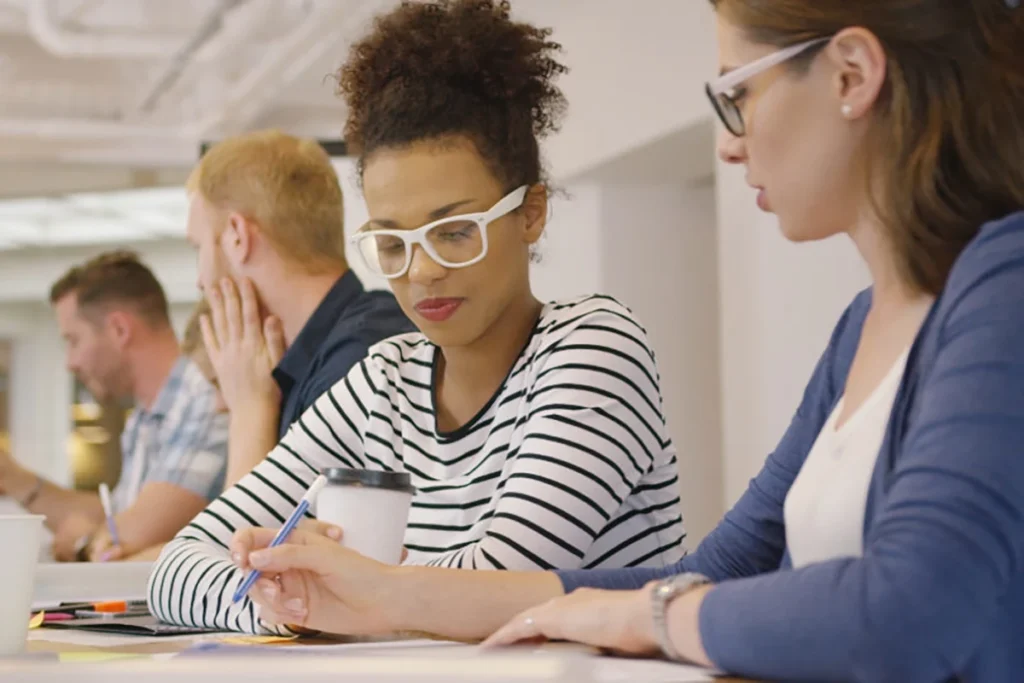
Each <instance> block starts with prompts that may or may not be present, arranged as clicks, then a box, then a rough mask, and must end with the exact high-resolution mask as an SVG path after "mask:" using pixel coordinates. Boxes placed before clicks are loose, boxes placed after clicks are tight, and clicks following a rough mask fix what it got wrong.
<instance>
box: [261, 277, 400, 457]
mask: <svg viewBox="0 0 1024 683" xmlns="http://www.w3.org/2000/svg"><path fill="white" fill-rule="evenodd" d="M415 329H416V328H415V327H414V326H413V324H412V323H411V322H410V321H409V319H408V318H407V317H405V314H404V313H403V312H402V309H401V308H400V307H399V306H398V302H397V301H395V297H394V295H392V294H391V292H381V291H369V292H368V291H366V290H365V289H363V284H362V283H361V282H360V281H359V278H358V277H356V275H355V273H353V272H352V271H348V272H347V273H345V274H344V275H342V276H341V277H340V278H338V281H337V282H335V283H334V286H333V287H331V289H330V291H329V292H327V296H325V297H324V300H323V301H321V302H320V305H319V306H317V309H316V310H315V311H314V312H313V315H312V316H310V318H309V320H308V321H306V325H305V326H304V327H303V328H302V331H301V332H299V336H298V337H296V338H295V341H294V342H292V345H291V346H289V347H288V350H287V351H286V352H285V354H284V356H283V357H282V358H281V362H280V363H278V364H277V367H276V368H274V373H273V374H274V380H275V381H276V382H277V386H279V387H280V388H281V418H280V422H279V423H278V429H277V433H278V438H283V437H284V435H285V433H286V432H287V431H288V427H290V426H291V424H292V422H294V421H295V420H297V419H299V417H300V416H301V415H302V413H304V412H306V409H307V408H309V407H310V406H311V405H313V402H314V401H316V399H318V398H319V397H320V396H321V395H322V394H324V393H326V392H327V390H328V389H330V388H331V387H333V386H334V385H335V384H336V383H337V382H339V381H340V380H341V379H343V378H344V377H345V375H347V374H348V371H349V370H350V369H352V366H354V365H355V364H356V363H358V362H359V361H361V360H363V358H365V357H366V353H367V351H368V350H369V348H370V347H371V346H373V345H374V344H376V343H377V342H379V341H381V340H383V339H387V338H388V337H393V336H395V335H396V334H404V333H406V332H410V331H413V330H415Z"/></svg>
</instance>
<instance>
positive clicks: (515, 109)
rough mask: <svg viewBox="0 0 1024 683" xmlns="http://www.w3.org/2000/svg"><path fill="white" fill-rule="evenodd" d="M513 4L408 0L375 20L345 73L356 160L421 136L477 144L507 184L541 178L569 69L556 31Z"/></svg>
mask: <svg viewBox="0 0 1024 683" xmlns="http://www.w3.org/2000/svg"><path fill="white" fill-rule="evenodd" d="M509 12H510V5H509V3H508V2H495V1H494V0H434V1H433V2H410V1H408V0H407V1H405V2H403V3H402V4H401V5H400V6H399V7H398V8H397V9H395V10H394V11H392V12H390V13H388V14H384V15H382V16H379V17H377V19H376V20H375V21H374V26H373V30H372V31H371V32H370V34H369V35H368V36H366V37H365V38H364V39H363V40H361V41H359V42H358V43H356V44H355V45H353V46H352V49H351V52H350V53H349V56H348V59H347V60H346V62H345V64H344V65H343V66H342V67H341V69H340V70H339V72H338V92H339V94H340V95H341V96H342V97H343V98H344V100H345V102H346V104H347V105H348V120H347V121H346V123H345V132H344V135H345V142H346V144H347V145H348V146H349V149H350V150H351V151H352V153H353V154H355V155H357V156H358V159H359V175H360V178H361V177H362V173H363V169H364V166H365V162H366V160H367V159H368V158H369V157H370V156H371V155H372V154H373V153H374V152H375V151H377V150H379V149H386V148H401V147H403V146H407V145H409V144H412V143H414V142H418V141H423V140H437V141H444V140H445V139H448V138H452V137H456V136H461V137H464V138H466V139H468V140H470V141H471V142H472V143H473V144H474V145H475V147H476V149H477V151H478V152H479V154H480V155H481V157H483V159H484V160H485V162H486V163H487V165H488V167H489V168H490V169H491V171H492V172H493V173H494V175H495V177H496V178H497V179H498V180H499V182H501V183H502V185H503V186H505V187H506V188H507V189H508V190H511V189H514V188H516V187H519V186H520V185H532V184H534V183H538V182H542V181H543V180H544V172H543V167H542V164H541V159H540V149H539V145H538V140H540V139H541V138H543V137H545V136H546V135H548V134H549V133H551V132H553V131H555V130H557V129H558V125H559V120H560V118H561V116H562V114H563V113H564V112H565V109H566V101H565V97H564V96H563V95H562V93H561V91H560V90H559V89H558V88H557V87H556V86H555V85H554V83H553V81H554V80H555V79H556V78H557V77H558V75H560V74H562V73H565V72H566V71H567V69H566V67H565V66H563V65H562V64H560V63H559V62H558V61H557V60H556V56H557V55H558V53H559V52H560V51H561V46H560V45H559V44H558V43H555V42H552V41H551V40H550V37H551V30H550V29H544V28H537V27H535V26H532V25H530V24H525V23H519V22H515V21H512V19H511V18H510V17H509Z"/></svg>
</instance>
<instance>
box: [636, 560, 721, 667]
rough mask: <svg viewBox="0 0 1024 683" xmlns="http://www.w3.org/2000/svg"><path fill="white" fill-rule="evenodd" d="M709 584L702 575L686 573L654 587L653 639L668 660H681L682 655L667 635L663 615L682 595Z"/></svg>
mask: <svg viewBox="0 0 1024 683" xmlns="http://www.w3.org/2000/svg"><path fill="white" fill-rule="evenodd" d="M709 583H711V579H709V578H708V577H706V576H704V575H703V574H698V573H696V572H688V573H686V574H680V575H679V576H673V577H670V578H668V579H665V580H663V581H660V582H658V584H657V585H656V586H655V587H654V591H653V592H652V593H651V615H652V618H653V619H654V637H655V638H657V640H658V646H659V647H661V651H662V652H663V653H664V654H665V656H666V657H668V658H669V659H673V660H675V661H680V660H682V659H683V657H682V655H680V654H679V651H678V650H676V647H675V645H673V644H672V639H671V638H670V637H669V635H668V620H667V619H666V618H665V613H666V611H667V610H668V606H669V603H671V602H672V601H673V600H675V599H676V598H678V597H679V596H680V595H682V594H683V593H686V592H688V591H690V590H691V589H693V588H696V587H697V586H703V585H705V584H709Z"/></svg>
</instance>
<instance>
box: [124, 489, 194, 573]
mask: <svg viewBox="0 0 1024 683" xmlns="http://www.w3.org/2000/svg"><path fill="white" fill-rule="evenodd" d="M208 502H209V501H207V500H206V498H204V497H203V496H200V495H197V494H196V493H193V492H192V491H189V490H188V489H185V488H182V487H181V486H178V485H176V484H172V483H170V482H163V481H158V482H149V483H147V484H146V485H145V486H143V488H142V490H141V491H140V492H139V496H138V498H137V499H136V500H135V502H134V503H133V504H132V505H131V507H129V508H127V509H126V510H125V511H124V512H121V513H119V514H118V515H116V517H115V524H116V527H117V533H118V539H117V540H118V541H119V545H120V546H121V549H122V551H123V552H124V554H125V555H134V554H135V553H140V552H143V551H145V550H146V549H147V548H150V547H152V546H154V545H158V544H161V543H166V542H168V541H170V540H171V539H172V538H174V535H175V534H177V533H178V532H179V531H181V529H182V528H183V527H184V526H185V525H186V524H188V523H189V522H190V521H191V520H192V519H194V518H195V516H196V515H198V514H199V513H200V512H202V511H203V509H204V508H205V507H206V506H207V504H208Z"/></svg>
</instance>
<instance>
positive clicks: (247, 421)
mask: <svg viewBox="0 0 1024 683" xmlns="http://www.w3.org/2000/svg"><path fill="white" fill-rule="evenodd" d="M280 416H281V406H280V403H279V402H278V401H269V400H268V401H264V402H261V403H255V404H252V405H248V406H240V407H239V408H237V409H235V410H233V411H232V412H231V422H230V427H229V431H228V468H227V476H226V478H225V483H224V487H225V488H229V487H231V486H234V485H235V484H237V483H238V482H239V481H240V480H241V479H242V478H243V477H245V475H247V474H249V472H251V471H252V470H253V469H254V468H255V467H256V466H257V465H259V464H260V463H261V462H263V459H264V458H266V457H267V454H268V453H270V451H272V450H274V446H276V445H277V426H278V420H279V419H280Z"/></svg>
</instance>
